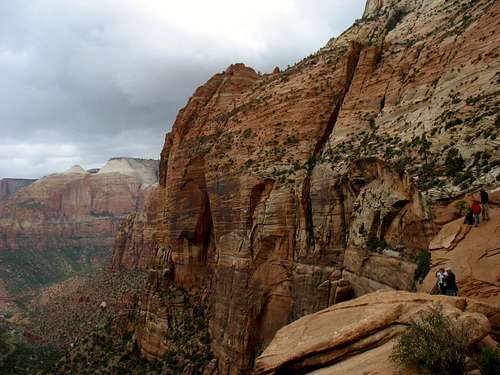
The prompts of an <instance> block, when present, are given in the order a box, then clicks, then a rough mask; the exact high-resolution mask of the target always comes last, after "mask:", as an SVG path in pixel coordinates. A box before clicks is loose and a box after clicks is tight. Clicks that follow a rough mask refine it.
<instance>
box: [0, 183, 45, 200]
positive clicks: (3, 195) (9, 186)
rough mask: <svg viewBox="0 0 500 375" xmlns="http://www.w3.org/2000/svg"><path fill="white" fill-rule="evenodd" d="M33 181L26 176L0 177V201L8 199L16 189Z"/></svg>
mask: <svg viewBox="0 0 500 375" xmlns="http://www.w3.org/2000/svg"><path fill="white" fill-rule="evenodd" d="M35 181H36V180H31V179H27V178H2V179H1V180H0V202H2V201H4V200H7V199H9V198H10V197H12V196H13V195H14V194H15V193H16V191H18V190H19V189H22V188H23V187H26V186H28V185H31V184H32V183H33V182H35Z"/></svg>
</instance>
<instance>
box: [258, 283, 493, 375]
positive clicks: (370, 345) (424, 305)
mask: <svg viewBox="0 0 500 375" xmlns="http://www.w3.org/2000/svg"><path fill="white" fill-rule="evenodd" d="M435 304H440V305H441V307H442V311H443V313H444V315H445V316H448V317H449V318H451V319H452V320H453V321H455V322H456V323H457V324H460V325H463V326H465V327H467V332H468V333H469V337H468V340H469V345H474V344H476V343H478V342H480V341H481V340H485V339H487V338H489V339H490V340H491V336H490V334H491V333H492V326H493V328H494V329H495V328H496V329H498V328H499V327H498V323H499V321H498V316H499V314H500V307H499V306H498V305H490V304H487V303H482V302H477V301H475V300H472V299H467V298H453V297H445V296H431V295H428V294H424V293H408V292H375V293H372V294H368V295H365V296H363V297H360V298H357V299H356V300H354V301H349V302H344V303H341V304H339V305H335V306H332V307H329V308H328V309H325V310H322V311H320V312H317V313H315V314H311V315H307V316H305V317H303V318H301V319H299V320H297V321H295V322H293V323H291V324H289V325H287V326H286V327H284V328H282V329H280V330H279V331H278V333H277V334H276V336H275V338H274V339H273V341H272V342H271V344H270V345H269V346H268V347H267V348H266V350H265V351H264V352H263V353H262V354H261V355H260V356H259V357H258V358H257V361H256V365H255V374H295V373H300V374H303V373H308V374H317V375H319V374H329V375H336V374H339V375H340V374H350V375H351V374H352V375H357V374H359V375H362V374H373V375H377V374H379V375H398V374H401V371H400V369H398V368H396V366H395V364H394V363H393V362H392V361H391V360H390V355H391V352H392V349H393V346H394V344H395V342H396V339H397V337H398V336H399V335H400V334H401V333H402V332H404V331H405V329H406V327H407V326H408V325H409V324H410V323H411V322H412V321H413V320H414V319H415V318H417V317H418V315H419V314H420V313H422V312H424V311H426V310H428V309H429V308H431V307H433V306H435ZM404 373H405V374H413V372H410V371H409V370H407V369H405V372H404ZM415 375H417V374H415Z"/></svg>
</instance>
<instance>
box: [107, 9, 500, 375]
mask: <svg viewBox="0 0 500 375" xmlns="http://www.w3.org/2000/svg"><path fill="white" fill-rule="evenodd" d="M499 10H500V3H498V2H495V1H486V0H481V1H475V2H469V1H455V2H452V3H451V2H447V1H437V0H436V1H423V0H419V1H403V0H402V1H397V2H396V1H387V2H385V1H384V2H383V1H378V2H376V1H375V2H374V1H370V2H369V4H368V5H367V11H366V13H365V17H364V18H363V19H362V20H360V21H358V22H356V24H355V25H354V26H352V27H351V28H350V29H349V30H347V31H346V32H345V33H344V34H342V35H341V36H340V37H339V38H337V39H332V40H331V41H330V42H329V43H328V44H327V46H325V47H324V48H322V49H321V50H320V51H318V52H317V53H316V54H314V55H311V56H310V57H308V58H306V59H304V60H303V61H301V62H299V63H298V64H296V65H294V66H293V67H291V68H290V69H287V70H285V71H282V72H278V71H275V72H274V73H273V74H270V75H258V74H257V73H256V72H255V71H254V70H252V69H251V68H248V67H246V66H244V65H242V64H236V65H231V66H230V67H229V68H228V69H227V70H226V71H225V72H223V73H220V74H216V75H215V76H214V77H212V78H211V79H210V80H209V81H208V82H207V83H206V84H205V85H203V86H201V87H199V88H198V89H197V90H196V92H195V93H194V95H193V96H192V97H191V98H190V100H189V102H188V103H187V105H186V107H184V108H183V109H182V110H181V111H180V112H179V114H178V116H177V119H176V121H175V124H174V126H173V128H172V131H171V132H170V133H169V134H168V135H167V136H166V139H165V146H164V148H163V151H162V154H161V161H160V186H159V187H158V190H157V191H155V193H154V194H153V195H152V202H153V203H151V204H150V205H149V207H150V208H149V209H148V210H147V212H146V213H145V214H144V215H142V216H136V217H132V218H131V219H130V220H129V221H128V223H127V224H126V226H124V228H123V231H122V232H121V233H120V236H119V238H118V241H117V245H116V246H115V254H116V256H115V257H114V259H115V264H114V267H120V262H122V263H124V264H123V265H127V264H131V263H134V262H135V263H134V264H145V261H142V260H141V259H144V260H147V259H148V258H151V264H150V268H151V270H150V273H151V275H150V281H149V283H148V285H147V288H146V290H145V293H144V296H143V302H142V305H141V307H140V310H141V311H140V314H141V316H142V319H141V323H140V324H139V325H138V326H137V328H136V335H137V337H138V338H139V346H140V348H141V350H142V352H143V354H144V355H145V356H146V357H148V358H159V357H161V356H162V355H163V354H164V351H165V348H164V347H163V346H162V343H161V339H159V338H161V336H162V335H164V334H166V330H167V325H166V324H164V322H165V321H166V320H168V309H165V308H164V307H163V306H162V305H161V303H159V302H158V301H161V299H160V298H157V297H156V296H159V295H161V293H162V291H163V290H164V289H165V288H166V286H167V285H170V282H171V281H173V282H175V283H177V284H178V285H181V286H183V287H184V288H186V289H188V290H191V291H199V290H201V291H202V292H204V293H206V294H207V298H208V305H209V308H210V314H211V318H210V332H211V335H212V338H213V341H212V349H213V352H214V354H215V356H216V358H217V359H218V369H219V372H220V373H221V374H227V373H230V374H237V373H248V372H249V371H251V369H252V368H253V360H254V358H255V356H256V355H257V354H258V353H259V352H260V351H261V350H262V349H263V348H265V347H266V346H267V345H268V343H269V342H270V341H271V339H272V338H273V336H274V334H275V332H276V331H277V330H278V329H279V328H281V327H282V326H284V325H286V324H287V323H289V322H291V321H293V320H296V319H297V318H299V317H301V316H303V315H306V314H310V313H313V312H315V311H319V310H321V309H324V308H326V307H328V306H329V305H331V304H334V303H337V302H341V301H344V300H346V299H350V298H352V297H353V296H356V295H362V294H364V293H368V292H371V291H374V290H378V289H412V288H413V277H414V272H415V268H416V266H415V264H414V263H413V261H412V260H413V259H415V257H416V256H417V255H418V253H419V252H420V251H421V250H423V249H426V248H427V246H428V243H429V241H430V239H431V238H432V237H433V235H434V234H435V233H434V229H433V227H432V225H431V216H430V215H429V212H428V209H427V208H426V207H427V206H428V203H429V202H427V204H426V202H425V201H424V200H423V199H422V196H421V194H420V192H419V190H423V191H425V193H426V194H425V196H426V197H428V198H429V199H436V198H439V197H441V196H443V195H446V194H449V192H450V191H462V190H464V189H468V188H470V189H473V188H474V187H475V186H476V185H477V184H481V183H487V182H492V181H495V177H496V174H498V171H499V165H500V163H498V159H499V155H498V152H497V149H498V141H496V138H495V137H496V134H497V133H498V127H497V126H496V125H495V121H496V117H495V116H496V105H497V104H495V103H496V90H497V88H496V87H497V86H496V85H497V83H498V82H497V81H498V76H497V71H498V66H499V59H498V51H499V45H500V43H499V38H500V36H499V34H498V33H497V30H498V22H499V19H500V17H498V13H499ZM451 141H453V142H454V144H455V146H453V147H451V149H450V145H449V143H450V142H451ZM457 166H458V167H457ZM476 172H477V173H476ZM474 174H475V176H476V177H474V181H473V179H472V177H473V176H474ZM477 176H479V178H477ZM141 251H146V254H142V255H141V254H140V253H141ZM127 254H128V255H127ZM155 301H156V302H155Z"/></svg>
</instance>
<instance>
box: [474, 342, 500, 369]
mask: <svg viewBox="0 0 500 375" xmlns="http://www.w3.org/2000/svg"><path fill="white" fill-rule="evenodd" d="M479 366H480V367H481V374H482V375H498V374H500V347H498V346H497V348H496V350H493V349H491V348H484V349H483V351H482V352H481V356H480V357H479Z"/></svg>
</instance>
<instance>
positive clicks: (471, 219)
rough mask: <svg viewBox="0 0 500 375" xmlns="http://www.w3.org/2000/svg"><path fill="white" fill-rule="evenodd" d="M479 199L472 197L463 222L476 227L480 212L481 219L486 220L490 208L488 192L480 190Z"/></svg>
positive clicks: (488, 217)
mask: <svg viewBox="0 0 500 375" xmlns="http://www.w3.org/2000/svg"><path fill="white" fill-rule="evenodd" d="M479 195H480V199H481V201H478V200H476V199H474V200H473V201H472V204H471V205H470V206H469V209H468V210H467V214H466V215H465V220H464V224H469V225H474V226H476V227H478V226H479V223H480V216H481V214H482V218H483V221H487V220H489V219H490V208H489V205H488V199H489V198H488V193H487V192H486V191H484V190H481V191H480V193H479Z"/></svg>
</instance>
